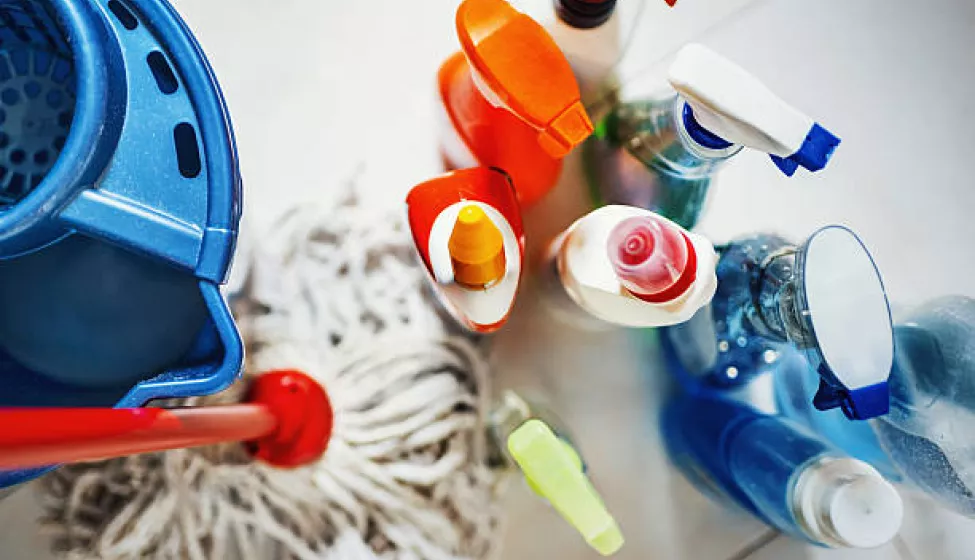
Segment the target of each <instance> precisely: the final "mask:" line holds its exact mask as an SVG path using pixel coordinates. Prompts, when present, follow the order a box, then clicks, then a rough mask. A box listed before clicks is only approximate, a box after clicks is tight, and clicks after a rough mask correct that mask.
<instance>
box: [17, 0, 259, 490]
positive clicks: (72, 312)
mask: <svg viewBox="0 0 975 560" xmlns="http://www.w3.org/2000/svg"><path fill="white" fill-rule="evenodd" d="M240 212H241V181H240V174H239V168H238V163H237V154H236V148H235V142H234V138H233V132H232V129H231V126H230V120H229V116H228V113H227V109H226V105H225V103H224V100H223V96H222V94H221V92H220V88H219V86H218V84H217V81H216V79H215V77H214V75H213V72H212V69H211V68H210V66H209V64H208V62H207V60H206V58H205V56H204V54H203V52H202V50H201V49H200V47H199V45H198V43H197V42H196V40H195V39H194V38H193V36H192V34H191V33H190V31H189V30H188V28H187V27H186V25H185V23H183V21H182V20H181V19H180V18H179V16H178V15H177V14H176V12H175V11H174V10H173V8H172V7H171V6H170V5H169V4H168V3H166V2H165V0H0V406H141V405H143V404H145V403H146V402H147V401H149V400H151V399H157V398H171V397H188V396H199V395H204V394H210V393H214V392H217V391H220V390H222V389H224V388H226V387H227V386H229V385H230V384H231V383H233V381H234V380H235V379H236V378H237V376H238V375H239V373H240V370H241V365H242V361H243V345H242V343H241V340H240V336H239V334H238V332H237V329H236V326H235V324H234V322H233V319H232V318H231V315H230V312H229V309H228V307H227V304H226V301H225V299H224V298H223V296H222V295H221V294H220V291H219V284H221V283H222V282H224V281H225V279H226V276H227V275H228V272H229V269H230V265H231V261H232V258H233V253H234V248H235V244H236V238H237V227H238V222H239V219H240ZM153 353H154V354H155V355H153V356H150V354H153ZM41 472H43V470H34V471H16V472H0V487H4V486H9V485H11V484H16V483H19V482H22V481H24V480H28V479H30V478H32V477H34V476H37V475H38V474H40V473H41Z"/></svg>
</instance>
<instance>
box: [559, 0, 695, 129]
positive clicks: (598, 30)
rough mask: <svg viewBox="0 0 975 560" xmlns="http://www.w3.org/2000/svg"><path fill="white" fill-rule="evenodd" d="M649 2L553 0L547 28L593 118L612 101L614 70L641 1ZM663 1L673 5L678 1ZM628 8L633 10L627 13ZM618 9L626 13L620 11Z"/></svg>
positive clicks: (636, 21)
mask: <svg viewBox="0 0 975 560" xmlns="http://www.w3.org/2000/svg"><path fill="white" fill-rule="evenodd" d="M649 1H651V0H630V1H629V2H625V3H624V2H623V1H622V0H553V4H554V7H555V21H554V22H552V23H551V24H547V27H548V30H549V33H550V34H551V35H552V38H553V39H555V42H556V44H558V46H559V48H560V49H562V52H563V53H565V57H566V59H568V61H569V64H570V65H571V66H572V71H573V72H574V73H575V75H576V79H577V80H578V82H579V90H580V92H581V93H582V102H583V104H584V105H585V106H586V110H587V111H589V113H590V117H592V118H593V120H598V119H599V118H601V116H602V114H603V113H604V112H605V111H608V110H609V108H610V107H611V106H612V105H613V103H615V100H616V99H615V98H616V96H615V92H616V90H617V89H618V87H619V83H618V78H617V76H616V69H617V67H618V66H619V64H620V62H621V61H622V59H623V56H624V55H625V52H624V48H625V46H626V45H627V43H629V41H630V38H631V35H632V34H633V33H634V32H635V30H636V29H637V27H638V25H639V19H640V16H641V15H642V13H643V11H642V8H643V3H644V2H649ZM658 1H659V0H658ZM664 1H665V2H666V3H667V5H669V6H671V7H673V6H674V4H675V3H676V1H677V0H664ZM621 4H625V6H621ZM627 7H629V8H632V9H631V10H630V11H629V12H626V10H625V8H627ZM621 8H622V9H623V10H624V12H626V13H624V14H621V13H620V12H621ZM626 16H629V17H626Z"/></svg>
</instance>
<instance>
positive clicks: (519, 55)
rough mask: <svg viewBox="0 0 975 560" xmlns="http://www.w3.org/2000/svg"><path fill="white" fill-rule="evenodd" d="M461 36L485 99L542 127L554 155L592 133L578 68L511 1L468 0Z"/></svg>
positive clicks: (460, 23) (463, 9)
mask: <svg viewBox="0 0 975 560" xmlns="http://www.w3.org/2000/svg"><path fill="white" fill-rule="evenodd" d="M457 34H458V37H459V38H460V42H461V47H462V49H463V51H464V55H465V56H466V57H467V60H468V62H470V65H471V70H472V76H473V77H474V83H475V84H476V85H477V87H478V89H480V90H481V93H482V94H483V95H484V97H485V99H487V100H488V101H489V102H491V103H492V104H494V105H498V106H501V107H504V108H505V109H507V110H508V111H510V112H511V113H512V114H514V115H515V116H516V117H518V118H519V119H521V120H522V121H524V122H525V123H527V124H528V125H530V126H532V127H534V128H535V129H537V130H538V131H539V136H538V141H539V144H541V146H542V148H543V149H544V150H545V151H546V152H548V154H549V155H551V156H552V157H555V158H560V157H563V156H565V155H566V154H568V153H569V151H570V150H571V149H572V148H573V147H574V146H576V145H577V144H580V143H582V141H583V140H585V139H586V138H588V137H589V135H590V134H592V131H593V126H592V122H590V120H589V116H588V115H587V114H586V110H585V108H584V107H583V106H582V101H581V100H580V97H581V96H580V93H579V86H578V84H577V83H576V79H575V76H574V75H573V73H572V67H571V66H569V62H568V60H566V58H565V55H564V54H562V51H561V50H560V49H559V47H558V45H556V44H555V41H554V40H553V39H552V37H551V36H549V34H548V33H547V32H546V31H545V29H544V28H543V27H542V26H541V25H539V24H538V23H536V22H535V21H534V20H533V19H531V18H530V17H528V16H527V15H525V14H523V13H521V12H518V11H517V10H515V9H514V8H512V7H511V5H510V4H509V3H508V2H506V1H505V0H465V1H464V2H463V3H462V4H461V5H460V7H459V8H458V9H457ZM526 53H531V56H526ZM540 77H541V78H540Z"/></svg>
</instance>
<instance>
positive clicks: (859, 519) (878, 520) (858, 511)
mask: <svg viewBox="0 0 975 560" xmlns="http://www.w3.org/2000/svg"><path fill="white" fill-rule="evenodd" d="M823 514H824V515H825V516H826V518H827V519H828V520H829V524H830V525H831V526H832V527H833V530H834V532H835V535H836V537H837V539H838V540H839V541H840V542H842V543H845V544H846V545H847V546H849V547H852V548H875V547H878V546H882V545H884V544H886V543H888V542H890V540H891V539H893V538H894V536H895V535H896V534H897V532H898V531H899V530H900V526H901V521H902V520H903V515H904V505H903V502H902V501H901V497H900V495H899V494H898V493H897V490H896V489H894V487H893V486H891V484H890V483H888V482H887V481H886V480H884V479H882V478H879V477H873V476H860V477H858V478H854V479H853V480H841V481H837V487H836V488H835V489H834V490H833V491H832V492H831V493H830V494H829V497H828V498H827V500H826V502H825V503H824V504H823Z"/></svg>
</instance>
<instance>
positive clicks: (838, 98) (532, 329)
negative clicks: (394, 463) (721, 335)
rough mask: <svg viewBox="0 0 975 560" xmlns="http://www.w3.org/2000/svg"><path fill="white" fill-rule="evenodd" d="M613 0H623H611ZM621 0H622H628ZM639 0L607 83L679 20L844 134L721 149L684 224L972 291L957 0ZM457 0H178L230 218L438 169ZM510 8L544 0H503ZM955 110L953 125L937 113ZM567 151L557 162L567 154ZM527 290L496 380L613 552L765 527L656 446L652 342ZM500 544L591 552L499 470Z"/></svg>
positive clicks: (532, 223)
mask: <svg viewBox="0 0 975 560" xmlns="http://www.w3.org/2000/svg"><path fill="white" fill-rule="evenodd" d="M622 1H623V2H627V1H628V0H622ZM629 1H632V0H629ZM647 2H649V4H648V6H647V9H646V11H645V12H644V19H643V21H642V22H641V24H640V25H641V27H640V35H639V38H638V40H637V42H636V43H635V44H634V47H633V49H632V50H631V57H630V58H629V59H627V61H626V64H625V66H624V70H625V71H626V72H627V73H628V75H632V73H634V72H636V71H637V70H641V69H644V68H646V71H645V72H644V73H643V74H642V76H641V78H640V79H638V80H636V81H634V82H633V83H631V84H630V88H628V92H631V93H633V92H641V91H646V90H648V89H650V88H651V87H654V86H655V85H657V84H658V83H659V82H657V81H655V79H659V78H660V77H661V76H662V74H661V72H660V71H661V69H662V68H663V66H662V65H660V64H657V65H654V64H653V62H654V61H655V60H656V59H658V58H660V57H663V56H665V55H666V54H667V53H670V52H672V51H673V50H674V49H675V48H677V47H678V46H680V45H681V44H682V43H684V42H685V41H687V40H690V39H695V40H700V41H703V42H705V43H706V44H708V45H710V46H712V47H715V48H718V49H720V50H722V51H723V52H725V53H726V54H727V55H728V56H729V57H731V58H732V59H734V60H737V61H738V62H739V63H740V64H742V65H743V66H746V67H747V68H749V69H751V70H752V71H753V72H754V73H756V74H757V75H759V76H761V77H763V78H764V79H766V80H767V81H768V83H769V85H770V86H771V87H772V88H773V89H774V90H776V91H778V92H780V93H781V94H782V95H783V96H785V97H786V98H788V99H790V100H792V101H793V102H794V103H795V104H796V105H797V106H800V107H803V108H804V109H806V110H807V111H808V112H810V113H811V114H813V115H815V116H817V117H820V118H822V119H823V121H824V122H825V123H826V124H827V125H828V126H829V127H830V128H831V129H834V130H835V131H836V132H838V133H839V134H840V135H841V136H842V137H843V138H844V143H843V145H842V147H841V148H840V151H839V152H838V154H837V157H836V158H835V159H834V161H833V163H832V165H831V168H830V169H829V170H828V171H827V172H826V173H823V174H821V175H820V176H810V175H799V176H798V177H796V178H794V179H785V178H783V177H781V176H779V175H778V173H777V171H775V170H774V169H773V168H772V166H770V165H768V162H767V161H766V159H765V158H764V157H762V156H759V155H757V154H743V155H742V156H740V157H738V158H736V160H735V161H734V162H733V163H732V164H730V165H729V166H728V168H727V169H726V170H724V171H723V173H722V174H721V175H720V178H719V179H718V181H717V184H716V185H715V188H714V193H713V195H714V196H713V200H712V203H713V204H712V209H711V211H710V213H709V214H708V216H707V218H706V219H705V221H704V224H703V229H704V230H705V232H706V233H709V234H711V235H713V236H714V237H715V239H716V240H723V239H727V238H729V237H731V236H734V235H737V234H740V233H742V232H746V231H755V230H759V229H772V230H776V231H780V232H782V233H785V234H787V235H790V236H793V237H796V238H799V237H801V236H803V235H805V234H808V233H809V232H811V231H812V230H813V229H815V228H816V227H817V226H819V225H823V224H825V223H828V222H842V223H846V224H849V225H851V226H853V227H854V228H856V229H857V230H858V231H860V232H861V233H862V234H863V236H864V238H865V239H866V241H867V243H868V244H869V245H870V246H871V247H872V249H873V250H874V252H875V254H876V256H877V259H878V261H879V265H880V267H881V269H882V270H883V271H884V273H885V279H886V282H887V286H888V288H889V290H890V293H891V296H892V298H893V299H894V300H895V301H897V302H899V303H901V304H911V303H914V302H918V301H921V300H924V299H927V298H929V297H932V296H935V295H940V294H945V293H965V294H968V295H975V288H973V287H972V286H973V285H972V282H971V278H972V277H973V275H975V260H972V259H970V258H964V257H962V255H971V251H970V249H969V244H970V240H971V239H975V220H971V218H970V216H971V209H972V208H975V189H973V188H971V180H970V175H969V170H968V165H967V164H968V161H967V160H968V158H970V155H971V154H973V153H975V136H972V135H970V134H968V133H967V130H966V128H967V127H969V124H970V123H971V122H972V120H973V117H975V113H973V109H972V105H970V103H971V101H972V100H973V99H975V59H973V56H975V3H973V2H971V0H927V1H925V2H918V1H917V0H855V1H853V0H819V1H816V2H809V1H805V2H804V1H801V0H679V2H678V6H677V8H675V9H674V10H668V9H667V8H666V7H665V6H664V5H663V2H660V1H659V0H647ZM456 3H457V0H423V1H418V2H404V1H402V0H360V1H358V2H336V1H322V0H179V1H178V2H177V5H178V7H179V8H180V9H181V10H182V11H183V12H184V14H185V16H186V18H187V20H188V22H189V23H190V25H191V27H192V28H193V29H194V30H196V31H197V33H198V36H199V38H200V40H201V42H202V43H203V45H204V48H205V49H206V50H207V52H208V53H209V55H210V57H211V60H212V62H213V64H214V66H215V68H216V71H217V74H218V76H219V78H220V80H221V82H222V84H223V86H224V88H225V91H226V94H227V98H228V101H229V103H230V106H231V111H232V114H233V118H234V123H235V126H236V130H237V134H238V140H239V144H240V153H241V164H242V167H243V172H244V176H245V181H246V192H247V202H246V210H247V219H248V220H250V221H251V222H252V225H254V226H256V227H260V225H261V224H264V223H266V222H267V218H268V216H271V215H273V214H274V213H276V212H277V211H279V210H281V209H282V208H283V207H284V206H285V205H287V204H289V203H291V202H293V201H295V200H297V199H299V198H300V197H306V196H317V197H322V198H328V197H334V196H336V195H337V193H339V192H340V190H341V189H340V188H339V185H341V184H343V183H344V182H346V181H348V180H351V179H353V178H356V179H357V180H358V181H360V182H361V183H362V184H363V185H365V186H366V188H367V189H368V191H369V196H370V197H371V198H370V199H371V200H375V201H377V202H382V203H390V201H398V200H401V199H402V196H403V194H404V193H405V192H406V190H407V189H408V188H409V187H411V186H412V185H413V184H415V183H417V182H419V181H421V180H424V179H427V178H429V177H431V176H433V175H435V174H436V173H438V165H439V161H438V158H437V149H436V130H435V127H434V122H435V119H434V114H435V113H434V98H433V82H434V73H435V71H436V67H437V65H438V63H439V61H440V60H441V59H443V58H444V57H445V56H446V55H448V54H449V53H450V52H451V51H452V50H453V49H454V48H455V40H454V38H453V37H452V29H453V8H454V6H455V5H456ZM516 3H518V4H520V5H523V6H527V7H528V8H530V11H531V12H532V13H535V14H538V13H542V12H544V11H545V10H546V9H547V5H548V2H547V0H520V1H517V2H516ZM957 125H961V126H957ZM575 166H577V162H575V161H572V162H570V164H569V167H568V173H567V175H569V176H570V177H571V175H572V171H573V170H577V167H575ZM582 207H583V200H582V195H581V188H580V186H579V184H578V183H577V182H574V181H573V180H571V178H570V179H567V180H566V181H564V182H563V184H562V185H561V186H560V189H559V192H558V193H557V194H556V195H553V197H551V198H550V199H549V200H548V201H546V207H545V208H544V209H539V210H536V211H534V212H532V213H531V214H530V215H529V217H528V219H529V227H530V231H529V234H530V235H532V237H533V238H534V239H535V240H536V241H537V240H539V239H542V238H544V237H546V236H547V235H548V234H552V233H554V232H555V231H557V230H558V229H559V228H560V227H564V225H566V224H567V223H568V222H569V221H571V220H572V219H573V218H574V217H575V216H576V215H577V214H578V213H579V212H580V211H581V210H582ZM535 311H537V302H534V301H532V296H531V293H530V292H527V293H526V294H525V297H522V298H521V301H520V304H519V310H518V312H517V314H516V316H515V317H514V318H513V320H512V323H511V324H510V326H509V328H507V329H506V330H505V331H504V332H503V333H502V334H501V335H500V336H499V337H498V338H497V340H496V341H495V342H494V349H493V357H494V359H495V361H496V363H497V364H498V366H499V370H500V373H501V375H500V379H499V382H500V383H502V384H507V385H516V386H522V387H528V388H535V389H536V390H544V391H547V392H548V393H549V394H550V395H553V400H554V402H555V404H556V405H557V406H558V408H559V409H560V412H561V413H562V415H563V417H564V419H565V420H566V421H567V422H568V423H569V424H570V425H571V426H572V428H573V429H574V433H575V435H576V436H577V439H578V443H579V444H580V446H581V447H582V450H583V451H584V453H585V454H586V458H587V461H588V463H589V466H590V472H591V473H592V474H593V476H594V477H595V479H596V482H597V484H598V485H599V487H600V489H601V490H602V491H603V492H604V495H605V497H606V500H607V503H608V504H609V505H610V507H611V508H612V509H613V510H614V511H615V512H616V513H617V514H618V515H619V518H620V521H621V524H622V525H623V528H624V531H625V532H626V533H627V537H628V545H627V547H626V548H625V549H624V550H623V552H622V553H621V554H620V556H619V557H620V558H623V559H630V558H632V559H644V558H661V559H668V560H670V559H673V560H682V559H687V560H711V559H714V560H722V559H726V558H734V557H740V555H741V551H743V550H746V549H747V548H748V547H749V546H752V545H754V544H755V543H756V542H764V540H763V539H765V538H767V537H768V534H767V531H766V529H764V528H763V527H762V526H761V525H759V524H758V523H756V522H754V521H751V520H749V519H746V518H742V517H738V516H735V515H733V514H730V513H728V512H726V511H724V510H722V509H720V508H718V507H716V506H714V505H712V504H710V503H709V502H707V501H706V500H705V499H704V498H703V497H702V496H700V495H699V494H697V493H696V492H695V491H694V490H693V488H691V487H690V486H689V485H688V484H687V483H686V482H685V481H684V480H683V479H682V478H680V476H679V475H677V474H676V473H675V472H674V471H673V470H672V469H671V468H670V467H669V466H668V464H667V462H666V458H665V457H664V455H663V454H662V451H661V449H660V446H659V445H658V443H659V442H658V436H657V433H656V429H655V417H656V414H657V411H658V408H659V407H658V401H659V398H660V394H661V393H662V391H661V387H660V384H661V380H662V379H663V377H662V376H661V375H660V374H659V372H657V371H655V361H654V357H653V355H648V354H645V353H643V352H646V351H645V350H643V351H641V350H640V348H641V346H640V345H638V344H636V342H635V341H634V339H633V338H632V337H631V336H625V335H623V334H621V333H619V332H610V333H607V334H599V335H592V334H584V333H580V332H575V331H559V330H556V329H553V328H552V327H551V325H550V324H549V323H548V322H547V320H546V319H545V317H544V316H543V315H541V314H540V313H535ZM508 502H509V505H510V507H509V511H510V513H511V522H510V524H509V528H508V531H507V535H506V547H507V548H506V554H505V557H506V558H512V559H518V560H520V559H523V558H560V559H565V560H572V559H575V558H579V559H582V558H593V557H594V555H593V553H591V552H590V551H588V550H586V548H585V547H584V546H583V545H581V544H580V543H579V542H578V540H577V538H576V537H575V536H574V535H573V534H572V533H571V532H570V531H569V530H568V529H567V528H566V527H565V526H564V524H563V523H562V522H561V521H560V520H558V519H557V518H556V517H555V516H554V514H553V513H552V512H551V511H549V510H548V508H547V507H546V506H545V505H544V504H541V503H540V502H539V501H538V500H536V499H534V498H533V497H532V496H530V495H529V493H528V491H527V490H525V489H521V488H518V489H516V490H515V491H514V492H513V493H512V494H511V495H510V496H509V497H508ZM35 510H36V506H34V505H33V499H32V497H31V495H30V494H29V493H26V492H24V493H20V494H17V495H15V496H13V497H11V498H9V499H7V500H5V501H3V502H0V549H2V554H0V556H2V557H3V558H4V559H5V560H6V559H10V560H16V559H28V558H46V557H47V555H46V554H45V552H44V550H43V548H42V546H41V540H40V539H39V538H38V537H37V536H36V535H35V532H34V530H33V528H32V527H31V525H30V520H31V519H32V518H33V517H34V516H35V514H36V512H35ZM973 529H975V525H973V524H972V523H971V522H970V521H968V520H965V519H962V518H958V517H955V516H951V515H947V514H941V513H938V512H937V511H936V510H933V509H931V508H930V507H929V506H923V505H922V506H912V507H911V508H910V509H909V511H908V518H907V522H906V524H905V528H904V531H903V542H900V543H897V545H896V546H895V545H890V546H888V547H885V548H883V549H880V550H877V551H868V552H831V551H823V550H818V549H811V548H808V547H804V546H802V545H799V544H798V543H795V542H792V541H790V540H788V539H785V538H781V537H780V538H776V539H774V540H773V541H772V542H771V544H769V545H768V546H766V547H764V548H762V549H761V550H759V551H758V552H755V553H754V554H753V555H752V556H751V558H757V559H760V560H773V559H775V560H790V559H796V560H800V559H808V560H881V559H884V560H887V559H890V560H896V559H898V558H903V560H913V559H928V558H939V559H942V558H943V559H952V558H955V559H959V560H963V559H966V558H970V557H971V550H975V540H973V537H972V536H971V535H972V534H973V533H975V531H973Z"/></svg>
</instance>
